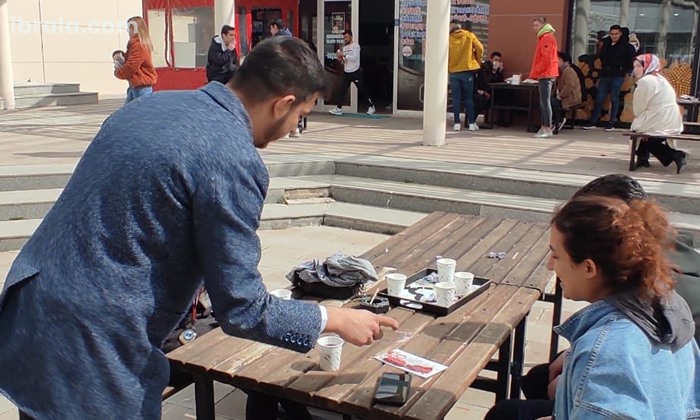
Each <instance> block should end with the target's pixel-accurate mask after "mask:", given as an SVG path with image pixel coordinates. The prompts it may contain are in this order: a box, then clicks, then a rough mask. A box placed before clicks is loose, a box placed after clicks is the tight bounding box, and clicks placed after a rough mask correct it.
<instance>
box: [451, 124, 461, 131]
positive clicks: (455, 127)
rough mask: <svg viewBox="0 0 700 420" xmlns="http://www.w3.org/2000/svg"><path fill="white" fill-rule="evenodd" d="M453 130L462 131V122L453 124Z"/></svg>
mask: <svg viewBox="0 0 700 420" xmlns="http://www.w3.org/2000/svg"><path fill="white" fill-rule="evenodd" d="M452 130H453V131H461V130H462V124H455V125H453V126H452Z"/></svg>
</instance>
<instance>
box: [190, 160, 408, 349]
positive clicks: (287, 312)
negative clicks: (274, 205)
mask: <svg viewBox="0 0 700 420" xmlns="http://www.w3.org/2000/svg"><path fill="white" fill-rule="evenodd" d="M256 167H257V165H256V164H255V163H254V162H245V161H242V162H240V163H239V165H238V166H237V169H236V171H235V172H233V173H232V171H231V170H230V169H229V170H226V171H222V170H219V171H217V170H216V169H213V168H207V173H206V177H205V178H204V179H203V180H201V181H200V185H198V188H197V191H196V192H195V194H194V197H193V204H192V206H193V208H192V212H193V219H194V220H193V223H194V236H195V237H194V240H195V245H196V249H197V252H198V254H199V261H200V264H201V266H202V271H203V273H204V281H205V285H206V287H207V290H208V292H209V297H210V299H211V301H212V306H213V309H214V313H216V319H217V321H218V322H219V324H220V325H221V328H222V329H223V330H224V332H226V333H227V334H230V335H235V336H239V337H243V338H247V339H250V340H255V341H260V342H263V343H268V344H272V345H276V346H279V347H285V348H288V349H291V350H296V351H308V350H310V349H311V348H312V347H313V346H314V345H315V344H316V340H317V339H318V336H319V334H320V333H321V332H322V331H321V330H322V327H323V325H322V318H321V309H320V308H319V307H318V305H317V304H315V303H309V302H304V301H297V300H280V299H277V298H274V297H272V296H270V295H269V294H268V293H267V292H266V290H265V287H264V285H263V282H262V277H261V276H260V273H259V272H258V269H257V267H258V264H259V263H260V254H261V251H260V239H259V238H258V235H257V233H256V231H257V229H258V226H259V224H260V215H261V213H262V207H263V202H264V197H265V191H266V189H267V185H266V183H267V180H266V176H265V175H263V174H256V173H254V169H251V168H256ZM326 314H327V319H326V325H325V328H324V329H323V332H334V333H337V334H338V335H340V336H341V337H342V338H344V339H345V340H346V341H348V342H350V343H352V344H355V345H364V344H370V343H372V341H373V340H375V339H379V338H381V336H382V330H381V327H382V326H385V327H391V328H393V329H397V328H398V324H397V323H396V321H395V320H394V319H391V318H388V317H385V316H380V315H375V314H373V313H371V312H368V311H357V310H353V309H345V308H331V307H329V308H327V309H326Z"/></svg>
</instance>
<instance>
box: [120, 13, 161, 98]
mask: <svg viewBox="0 0 700 420" xmlns="http://www.w3.org/2000/svg"><path fill="white" fill-rule="evenodd" d="M127 26H128V27H129V43H128V45H127V47H126V55H125V57H124V61H125V62H124V64H123V65H121V66H119V67H118V68H116V69H115V70H114V75H115V76H116V77H117V79H122V80H126V81H128V82H129V88H128V89H127V91H126V103H129V102H131V101H133V100H135V99H137V98H140V97H142V96H148V95H150V94H152V93H153V85H155V84H156V81H157V80H158V74H157V73H156V69H155V67H154V66H153V57H152V54H153V43H152V42H151V36H150V34H149V33H148V25H146V21H145V20H143V18H142V17H140V16H135V17H132V18H130V19H129V20H128V21H127Z"/></svg>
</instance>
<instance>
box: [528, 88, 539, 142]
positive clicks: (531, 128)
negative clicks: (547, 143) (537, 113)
mask: <svg viewBox="0 0 700 420" xmlns="http://www.w3.org/2000/svg"><path fill="white" fill-rule="evenodd" d="M533 91H534V89H532V88H530V89H528V93H529V95H530V96H529V99H528V104H527V131H528V132H530V133H535V132H537V130H536V129H535V124H533V123H532V114H533V112H532V111H533V108H534V106H533V102H532V94H533Z"/></svg>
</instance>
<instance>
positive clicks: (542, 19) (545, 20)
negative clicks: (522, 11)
mask: <svg viewBox="0 0 700 420" xmlns="http://www.w3.org/2000/svg"><path fill="white" fill-rule="evenodd" d="M532 21H533V22H535V21H537V22H539V23H541V24H543V25H544V24H545V23H547V18H546V17H544V16H538V17H536V18H534V19H532Z"/></svg>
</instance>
